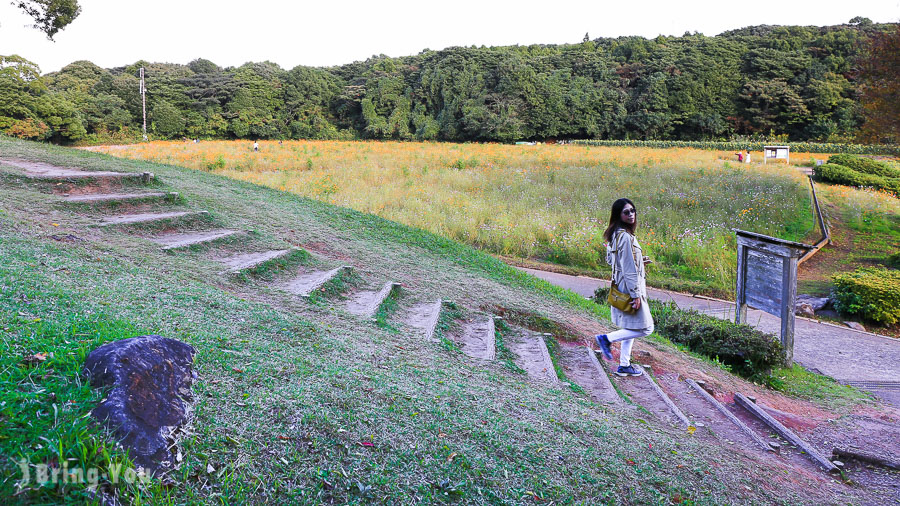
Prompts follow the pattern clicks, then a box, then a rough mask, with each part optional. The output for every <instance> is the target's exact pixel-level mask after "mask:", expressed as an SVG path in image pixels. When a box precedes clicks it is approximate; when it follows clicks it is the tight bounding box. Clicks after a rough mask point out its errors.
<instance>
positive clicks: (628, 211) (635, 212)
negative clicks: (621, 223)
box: [622, 209, 637, 216]
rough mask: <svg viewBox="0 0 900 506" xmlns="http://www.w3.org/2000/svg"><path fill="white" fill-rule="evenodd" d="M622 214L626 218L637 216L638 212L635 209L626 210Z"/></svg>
mask: <svg viewBox="0 0 900 506" xmlns="http://www.w3.org/2000/svg"><path fill="white" fill-rule="evenodd" d="M622 214H624V215H625V216H631V215H632V214H637V211H635V210H634V209H626V210H624V211H622Z"/></svg>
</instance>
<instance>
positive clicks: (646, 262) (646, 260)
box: [644, 255, 653, 265]
mask: <svg viewBox="0 0 900 506" xmlns="http://www.w3.org/2000/svg"><path fill="white" fill-rule="evenodd" d="M652 263H653V260H650V257H648V256H647V255H644V265H647V264H652Z"/></svg>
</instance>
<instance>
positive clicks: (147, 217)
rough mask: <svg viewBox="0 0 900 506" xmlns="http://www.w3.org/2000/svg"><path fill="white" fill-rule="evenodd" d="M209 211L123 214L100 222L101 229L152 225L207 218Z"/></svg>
mask: <svg viewBox="0 0 900 506" xmlns="http://www.w3.org/2000/svg"><path fill="white" fill-rule="evenodd" d="M208 214H209V213H208V212H207V211H173V212H169V213H138V214H121V215H118V216H110V217H107V218H103V219H102V220H100V224H99V225H100V226H101V227H108V226H110V225H128V224H132V223H152V222H154V221H162V220H171V219H173V218H183V217H187V216H191V217H193V216H206V215H208Z"/></svg>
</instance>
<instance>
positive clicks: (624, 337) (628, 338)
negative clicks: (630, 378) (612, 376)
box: [606, 323, 653, 367]
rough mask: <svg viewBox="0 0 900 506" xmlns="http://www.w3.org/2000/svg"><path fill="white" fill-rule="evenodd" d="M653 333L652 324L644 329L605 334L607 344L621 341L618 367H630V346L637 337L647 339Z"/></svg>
mask: <svg viewBox="0 0 900 506" xmlns="http://www.w3.org/2000/svg"><path fill="white" fill-rule="evenodd" d="M652 333H653V324H652V323H651V324H650V326H649V327H647V328H644V329H621V330H616V331H614V332H610V333H609V334H606V337H607V338H608V339H609V342H611V343H614V342H616V341H622V349H621V350H620V351H619V365H621V366H622V367H628V366H629V365H631V346H632V345H633V344H634V340H635V339H637V338H639V337H647V336H649V335H650V334H652Z"/></svg>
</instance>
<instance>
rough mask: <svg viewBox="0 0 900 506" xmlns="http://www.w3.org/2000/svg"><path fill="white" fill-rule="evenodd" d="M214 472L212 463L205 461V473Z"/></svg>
mask: <svg viewBox="0 0 900 506" xmlns="http://www.w3.org/2000/svg"><path fill="white" fill-rule="evenodd" d="M214 472H216V468H215V467H213V465H212V464H210V463H208V462H207V464H206V473H207V474H212V473H214Z"/></svg>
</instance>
